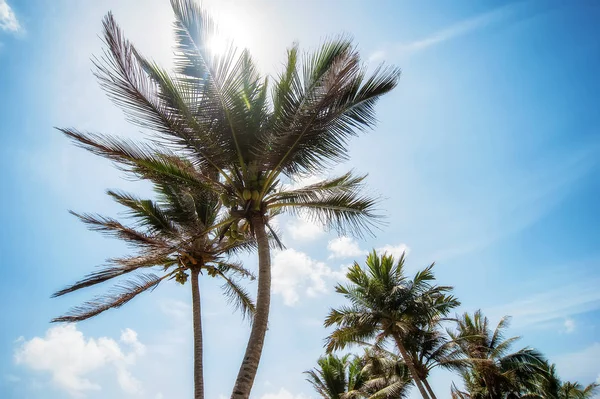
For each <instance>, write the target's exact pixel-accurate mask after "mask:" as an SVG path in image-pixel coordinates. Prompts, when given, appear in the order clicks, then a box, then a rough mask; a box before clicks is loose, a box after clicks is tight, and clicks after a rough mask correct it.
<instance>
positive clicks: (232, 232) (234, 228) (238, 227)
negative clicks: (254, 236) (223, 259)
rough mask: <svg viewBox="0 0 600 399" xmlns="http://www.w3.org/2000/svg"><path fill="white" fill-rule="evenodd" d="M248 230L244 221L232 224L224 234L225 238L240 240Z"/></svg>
mask: <svg viewBox="0 0 600 399" xmlns="http://www.w3.org/2000/svg"><path fill="white" fill-rule="evenodd" d="M249 229H250V225H249V224H248V222H247V221H245V220H241V221H239V222H234V223H232V224H231V226H229V228H228V229H227V231H226V232H225V236H226V237H229V238H231V239H232V240H240V239H242V238H243V237H244V235H246V234H247V233H248V231H249Z"/></svg>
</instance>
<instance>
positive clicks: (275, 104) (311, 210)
mask: <svg viewBox="0 0 600 399" xmlns="http://www.w3.org/2000/svg"><path fill="white" fill-rule="evenodd" d="M171 4H172V6H173V10H174V12H175V17H176V21H175V35H176V43H177V44H176V57H175V67H176V69H175V73H168V72H167V71H165V70H164V69H162V68H160V67H159V66H157V65H156V64H155V63H153V62H151V61H149V60H147V59H145V58H144V57H143V56H141V55H140V54H139V52H138V51H137V50H136V49H135V47H134V46H133V45H132V44H131V43H130V42H129V41H128V40H126V39H125V38H124V36H123V34H122V31H121V29H120V28H119V27H118V25H117V24H116V22H115V20H114V18H113V17H112V15H111V14H109V15H108V16H107V17H106V18H105V20H104V38H105V41H106V44H107V51H106V53H105V55H104V56H103V57H102V58H100V59H98V60H96V67H97V69H96V74H97V76H98V78H99V80H100V83H101V85H102V86H103V87H104V89H105V90H106V91H107V92H108V94H109V96H110V97H111V98H112V99H113V100H114V101H115V103H117V104H118V105H119V106H121V107H122V108H123V109H124V111H125V113H126V115H127V116H128V118H129V119H130V120H131V121H132V122H133V123H135V124H137V125H139V126H142V127H143V128H145V129H149V130H152V131H154V132H156V133H157V134H158V139H159V140H162V142H163V143H165V144H167V145H168V146H170V147H172V148H174V149H175V151H177V152H178V153H180V154H183V155H184V156H186V157H187V158H189V159H190V160H192V161H193V162H194V164H195V165H198V166H201V167H202V168H207V169H209V170H211V171H212V173H209V174H207V175H206V179H205V184H206V185H207V186H210V187H211V188H212V189H213V190H215V191H216V192H218V193H219V194H220V195H221V198H222V203H223V205H225V206H226V207H227V208H228V209H229V218H228V219H227V220H224V221H223V222H222V223H223V224H222V226H220V227H224V228H225V229H227V228H229V226H234V225H236V223H237V222H238V221H240V220H246V221H247V222H248V223H249V226H250V229H251V232H252V234H253V235H254V237H255V239H256V243H257V246H258V258H259V262H258V293H257V301H256V315H255V319H254V322H253V324H252V329H251V332H250V337H249V340H248V345H247V348H246V352H245V354H244V357H243V361H242V364H241V367H240V370H239V373H238V377H237V379H236V383H235V386H234V389H233V393H232V398H243V399H247V398H248V397H249V395H250V391H251V388H252V385H253V383H254V378H255V376H256V372H257V369H258V365H259V362H260V357H261V354H262V348H263V345H264V339H265V334H266V331H267V324H268V318H269V308H270V287H271V264H270V259H271V255H270V248H269V240H268V237H267V233H268V232H271V233H272V229H271V227H270V225H269V220H270V218H271V217H273V216H274V215H276V214H277V213H279V212H282V211H289V212H291V213H292V214H299V213H305V214H307V215H308V216H309V217H312V218H313V219H314V220H316V221H318V222H321V223H322V224H323V225H324V226H326V227H328V228H334V229H336V230H337V231H338V232H340V233H353V234H357V235H360V234H362V233H363V232H364V231H368V230H369V228H370V227H371V226H372V225H373V223H375V222H376V221H377V220H378V219H377V214H376V213H375V206H376V200H375V198H373V197H371V196H368V195H364V194H361V187H362V184H363V180H364V176H355V175H353V174H351V173H348V174H345V175H342V176H340V177H336V178H331V179H326V180H323V181H322V182H320V183H317V184H314V185H311V186H308V187H305V188H301V189H287V188H286V187H287V186H283V185H282V184H281V183H280V181H281V179H282V178H284V179H288V178H296V177H298V176H301V175H305V174H313V173H321V172H322V171H323V170H324V168H325V167H327V168H330V167H331V166H332V165H335V164H336V163H338V162H339V161H342V160H345V159H346V158H347V145H346V143H347V141H348V139H349V138H350V137H352V136H354V135H356V134H357V133H358V132H359V131H361V130H364V129H366V128H369V127H372V126H373V125H374V123H375V116H374V106H375V103H376V102H377V100H378V99H379V98H380V97H381V96H382V95H384V94H385V93H387V92H389V91H390V90H392V89H393V88H394V87H395V86H396V84H397V80H398V77H399V71H398V70H397V69H395V68H386V67H379V68H377V69H376V70H375V71H374V72H373V73H372V74H367V73H366V71H365V66H364V65H363V64H361V60H360V57H359V54H358V53H357V51H356V49H355V48H354V47H353V45H352V43H351V41H350V40H349V39H347V38H339V39H333V40H329V41H327V42H325V43H324V44H323V45H322V46H321V47H320V48H319V49H318V50H317V51H315V52H313V53H309V54H305V55H304V56H302V55H300V54H299V51H298V48H297V46H293V47H292V48H290V49H289V50H288V52H287V60H286V62H285V66H284V69H283V71H282V72H281V73H280V74H279V75H278V76H275V77H273V78H271V79H269V78H267V77H263V76H261V75H260V74H259V73H258V70H257V68H256V66H255V64H254V62H253V60H252V58H251V56H250V54H249V52H248V51H247V50H243V51H238V50H237V49H236V48H235V46H233V44H232V45H230V46H229V47H228V49H227V50H226V51H225V52H223V53H221V54H217V53H214V52H211V51H210V49H209V47H208V46H207V43H209V42H210V40H211V38H213V37H215V36H216V35H218V31H217V29H216V27H215V24H214V23H213V21H212V20H211V18H210V17H209V16H208V15H207V14H206V12H205V11H204V10H203V9H201V8H200V6H198V4H196V3H195V2H194V1H193V0H172V1H171ZM270 81H272V82H273V83H269V82H270ZM71 133H73V136H74V137H79V138H80V139H81V142H82V143H83V144H84V145H86V146H91V147H93V148H96V149H98V148H100V147H101V146H102V145H101V144H102V143H95V140H94V137H93V136H92V135H90V134H87V133H80V132H77V131H71ZM109 141H110V144H111V146H110V147H111V148H110V149H111V151H110V152H113V151H112V150H115V149H119V148H120V147H122V146H123V144H124V142H123V140H122V139H118V138H115V137H111V138H109ZM98 151H100V152H102V151H103V150H101V149H100V150H98ZM119 157H121V156H118V157H117V158H119ZM124 158H125V159H126V161H127V162H133V163H135V162H138V163H139V162H142V161H143V160H136V159H134V158H131V157H129V156H128V155H125V156H124ZM121 160H122V159H121Z"/></svg>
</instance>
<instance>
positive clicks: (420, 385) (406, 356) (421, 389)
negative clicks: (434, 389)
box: [394, 334, 431, 399]
mask: <svg viewBox="0 0 600 399" xmlns="http://www.w3.org/2000/svg"><path fill="white" fill-rule="evenodd" d="M394 340H396V345H397V346H398V350H399V351H400V354H401V355H402V358H403V359H404V363H406V366H407V367H408V370H409V371H410V375H411V376H412V378H413V380H414V381H415V385H416V386H417V389H419V392H421V396H422V397H423V399H431V398H429V395H427V391H425V388H424V387H423V382H422V381H421V378H420V377H419V374H418V373H417V369H416V368H415V365H414V364H413V362H412V359H411V357H410V355H409V354H408V352H407V351H406V348H405V347H404V345H403V344H402V340H400V337H398V336H397V335H396V334H394Z"/></svg>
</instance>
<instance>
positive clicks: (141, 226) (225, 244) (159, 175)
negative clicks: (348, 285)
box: [53, 132, 255, 399]
mask: <svg viewBox="0 0 600 399" xmlns="http://www.w3.org/2000/svg"><path fill="white" fill-rule="evenodd" d="M67 134H70V133H69V132H67ZM124 149H125V148H124ZM126 149H127V150H128V151H131V152H132V153H134V152H136V151H137V152H138V153H139V154H138V155H139V156H140V157H141V156H146V157H147V159H148V163H147V165H146V166H145V167H142V166H141V167H137V168H134V170H132V171H133V172H134V173H137V174H138V175H140V176H141V177H146V178H150V179H151V180H153V181H154V183H155V184H154V187H155V189H156V191H157V193H158V200H157V201H153V200H149V199H140V198H138V197H136V196H134V195H131V194H127V193H124V192H119V191H109V192H108V194H109V195H110V196H111V197H112V198H113V199H114V200H115V201H117V202H118V203H119V204H121V205H123V206H125V207H126V208H127V211H128V216H130V218H132V219H133V220H134V222H135V223H134V224H133V225H132V226H126V225H124V224H122V223H121V222H119V221H118V220H116V219H112V218H108V217H103V216H96V215H91V214H77V213H74V212H72V213H73V214H74V215H75V216H77V217H78V218H79V219H81V220H82V221H83V222H84V223H86V224H87V225H88V226H89V227H90V229H92V230H96V231H100V232H103V233H106V234H108V235H110V236H114V237H117V238H119V239H121V240H124V241H126V242H127V243H129V244H132V245H133V246H134V247H137V248H138V249H139V252H138V253H136V254H135V255H133V256H126V257H123V258H115V259H109V261H108V266H106V267H104V268H102V269H100V270H98V271H95V272H94V273H91V274H89V275H88V276H86V277H85V278H84V279H83V280H81V281H78V282H77V283H75V284H73V285H71V286H69V287H67V288H65V289H63V290H60V291H58V292H56V293H55V294H54V295H53V296H54V297H57V296H61V295H64V294H67V293H70V292H73V291H76V290H79V289H82V288H85V287H90V286H94V285H97V284H100V283H103V282H106V281H108V280H112V279H116V278H120V277H125V276H129V278H128V279H127V280H125V281H121V282H119V283H118V284H117V285H116V286H115V287H114V288H113V289H112V290H110V291H108V293H107V294H106V295H102V296H100V297H97V298H94V299H92V300H91V301H88V302H85V303H84V304H83V305H80V306H78V307H75V308H74V309H72V310H71V311H70V312H68V313H67V314H66V315H64V316H60V317H57V318H55V319H54V320H53V321H54V322H75V321H81V320H85V319H88V318H90V317H93V316H96V315H98V314H100V313H102V312H104V311H106V310H108V309H111V308H118V307H120V306H122V305H124V304H125V303H127V302H128V301H130V300H131V299H133V298H134V297H136V296H137V295H139V294H141V293H142V292H145V291H148V290H153V289H154V288H156V286H158V284H159V283H161V282H162V281H163V280H166V279H175V280H176V281H177V282H179V283H181V284H185V283H186V282H187V280H188V277H190V276H191V280H190V281H191V287H192V312H193V330H194V383H195V384H194V385H195V388H194V392H195V394H194V397H195V398H196V399H202V398H203V397H204V381H203V361H202V322H201V306H200V290H199V285H198V276H199V275H200V274H201V273H206V274H207V275H209V276H211V277H219V278H221V279H222V280H223V282H224V284H223V290H224V292H225V295H227V296H228V297H229V298H230V299H231V300H232V301H234V304H235V305H236V306H237V307H238V308H239V309H240V310H241V311H242V314H243V315H249V316H252V315H253V314H254V312H255V306H254V303H253V301H252V300H251V298H250V296H249V295H248V293H247V292H246V291H245V290H244V288H242V287H241V286H240V285H239V284H238V282H237V281H236V280H235V279H234V277H235V276H242V277H251V278H253V277H252V275H251V274H250V272H248V271H247V270H246V269H245V268H243V267H242V266H241V265H239V264H237V263H234V262H232V261H231V260H230V259H229V256H230V255H232V254H234V253H236V252H238V251H240V250H244V249H248V248H250V247H252V246H253V245H254V243H253V241H252V240H250V239H249V238H248V235H246V237H244V236H243V235H242V233H241V232H240V233H237V231H235V232H234V233H232V232H230V233H229V234H228V235H229V236H228V237H227V238H226V239H221V238H220V237H219V234H218V232H217V231H216V230H213V226H214V225H215V224H218V221H219V216H218V210H219V203H218V200H217V198H216V197H215V195H214V194H212V192H211V191H209V190H207V189H206V188H205V187H203V186H202V185H201V184H199V183H198V182H199V181H201V180H202V179H201V178H200V175H201V172H200V171H198V170H197V169H196V168H195V167H194V166H193V165H192V164H191V163H189V162H186V161H185V160H181V159H177V158H175V157H173V156H167V155H164V154H163V155H162V156H159V155H157V154H154V155H148V154H146V155H143V151H142V150H140V149H137V150H136V149H135V147H128V148H126ZM162 162H164V163H162ZM161 165H162V166H161ZM169 165H177V171H178V172H176V171H174V170H169V169H168V168H166V169H165V168H164V167H165V166H169ZM161 167H163V169H161ZM177 173H179V174H181V175H185V176H186V179H181V178H180V177H178V176H177ZM193 181H196V184H191V183H192V182H193ZM232 231H233V230H232ZM156 269H158V271H159V274H160V275H156V274H153V273H150V271H151V270H156Z"/></svg>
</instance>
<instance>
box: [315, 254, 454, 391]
mask: <svg viewBox="0 0 600 399" xmlns="http://www.w3.org/2000/svg"><path fill="white" fill-rule="evenodd" d="M404 261H405V257H404V255H402V256H401V257H400V259H399V260H398V262H395V261H394V258H393V257H392V256H390V255H383V256H381V257H379V256H378V255H377V253H376V252H375V251H373V252H372V253H371V254H369V255H368V257H367V261H366V266H367V267H366V268H365V269H363V268H361V266H360V265H359V264H358V263H356V262H355V263H354V265H353V266H352V267H351V268H350V269H349V271H348V273H347V274H346V277H347V278H348V280H349V281H350V284H348V285H346V286H343V285H338V286H337V287H336V291H337V292H338V293H340V294H343V295H344V296H345V297H346V298H347V299H348V300H349V301H350V305H349V306H343V307H341V308H339V309H332V310H331V311H330V313H329V315H328V316H327V318H326V319H325V326H326V327H329V326H336V330H335V331H334V332H333V333H331V335H330V336H329V337H328V339H327V341H328V342H327V350H328V351H329V352H331V351H333V350H337V349H343V348H344V347H346V346H347V345H349V344H362V343H365V342H369V341H374V342H373V343H374V344H375V346H379V345H380V344H381V343H383V342H384V341H386V340H391V341H392V342H393V343H394V345H395V346H396V348H397V349H398V350H399V352H400V354H401V356H402V358H403V359H404V361H405V363H406V365H407V366H408V368H409V370H410V374H411V376H412V378H413V380H414V381H415V385H416V386H417V388H418V389H419V391H420V393H421V395H422V396H423V398H424V399H427V398H429V394H428V393H427V390H426V388H425V386H424V384H423V380H422V373H420V372H419V370H417V367H416V364H417V359H416V358H414V356H411V354H410V353H409V351H408V347H409V346H408V345H412V344H413V342H412V341H411V339H413V338H411V337H414V335H415V334H422V333H423V331H424V330H425V329H427V328H429V326H431V322H432V320H437V319H438V318H439V317H440V316H445V315H447V314H448V313H449V312H450V311H451V310H452V309H453V308H455V307H456V306H458V305H459V304H460V303H459V302H458V300H457V299H456V298H454V297H453V296H452V295H450V294H449V293H450V292H451V291H452V287H446V286H437V285H433V284H432V282H433V281H434V280H435V276H434V275H433V272H432V269H433V265H431V266H429V267H427V268H426V269H424V270H422V271H420V272H418V273H417V274H416V275H415V276H414V278H413V279H409V278H407V277H406V276H405V275H404ZM413 347H414V346H413Z"/></svg>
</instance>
